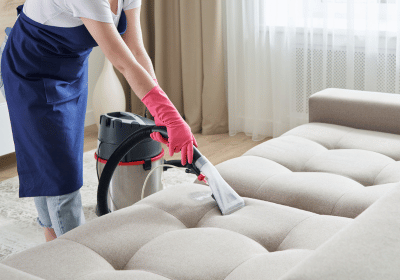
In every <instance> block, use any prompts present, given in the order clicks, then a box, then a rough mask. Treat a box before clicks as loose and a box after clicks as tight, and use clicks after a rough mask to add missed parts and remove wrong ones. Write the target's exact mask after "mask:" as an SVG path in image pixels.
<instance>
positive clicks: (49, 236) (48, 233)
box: [43, 227, 57, 242]
mask: <svg viewBox="0 0 400 280" xmlns="http://www.w3.org/2000/svg"><path fill="white" fill-rule="evenodd" d="M43 229H44V237H45V238H46V242H49V241H52V240H54V239H56V238H57V235H56V233H55V232H54V229H52V228H46V227H45V228H43Z"/></svg>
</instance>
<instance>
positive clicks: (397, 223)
mask: <svg viewBox="0 0 400 280" xmlns="http://www.w3.org/2000/svg"><path fill="white" fill-rule="evenodd" d="M399 203H400V184H397V185H396V187H395V188H393V189H392V190H391V191H389V192H388V193H386V194H385V195H384V196H383V197H382V198H381V199H379V200H378V201H377V202H376V203H374V204H373V205H372V206H371V207H370V208H368V209H367V210H366V211H365V212H363V213H362V214H361V215H360V216H358V217H357V218H356V219H355V220H354V223H352V226H351V227H346V228H344V229H343V230H342V231H340V232H338V233H337V234H336V235H335V236H334V237H332V238H331V239H330V240H329V241H327V242H326V243H324V244H323V245H321V246H320V247H319V248H318V249H316V251H315V253H314V254H312V255H310V257H309V258H307V259H305V260H304V262H303V263H301V265H298V266H297V267H295V268H294V269H293V270H292V271H290V272H289V273H287V274H286V275H285V276H284V277H282V278H281V280H295V279H296V280H320V279H324V280H336V279H351V280H366V279H368V280H382V279H385V280H391V279H393V280H395V279H399V275H400V258H399V257H398V256H399V252H400V219H399V215H400V209H399Z"/></svg>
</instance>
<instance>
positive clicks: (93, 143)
mask: <svg viewBox="0 0 400 280" xmlns="http://www.w3.org/2000/svg"><path fill="white" fill-rule="evenodd" d="M97 135H98V130H97V126H96V125H91V126H88V127H86V128H85V140H84V143H85V145H84V151H85V152H87V151H90V150H93V149H96V148H97ZM194 137H195V138H196V141H197V144H198V146H199V147H198V149H199V151H200V152H201V153H202V154H203V155H204V156H206V157H207V158H208V160H209V161H211V163H212V164H214V165H217V164H218V163H221V162H223V161H226V160H228V159H231V158H235V157H239V156H241V155H242V154H244V153H245V152H246V151H247V150H249V149H251V148H252V147H254V146H257V145H259V144H261V143H262V142H265V141H267V140H269V139H271V138H267V139H264V140H263V141H259V142H255V141H252V140H251V137H250V136H246V135H245V134H244V133H238V134H236V135H235V136H229V134H228V133H225V134H216V135H202V134H194ZM161 145H162V146H163V148H164V151H165V156H164V159H165V160H171V159H180V153H179V154H175V155H174V156H173V157H170V156H169V153H168V147H167V146H166V145H164V144H161ZM15 176H18V173H17V163H16V158H15V153H12V154H9V155H7V156H3V157H0V181H4V180H7V179H9V178H13V177H15Z"/></svg>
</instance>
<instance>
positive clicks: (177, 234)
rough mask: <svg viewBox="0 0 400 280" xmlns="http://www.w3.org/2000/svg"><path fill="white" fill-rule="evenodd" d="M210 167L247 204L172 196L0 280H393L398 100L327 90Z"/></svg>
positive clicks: (205, 195)
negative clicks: (226, 208)
mask: <svg viewBox="0 0 400 280" xmlns="http://www.w3.org/2000/svg"><path fill="white" fill-rule="evenodd" d="M309 105H310V106H309V112H310V123H308V124H305V125H301V126H299V127H296V128H294V129H292V130H290V131H289V132H287V133H285V134H284V135H282V136H280V137H278V138H275V139H272V140H269V141H266V142H264V143H262V144H260V145H258V146H256V147H254V148H252V149H251V150H249V151H248V152H246V153H245V154H244V155H242V156H241V157H238V158H235V159H232V160H228V161H226V162H223V163H221V164H219V165H217V166H216V167H217V169H218V170H219V172H220V173H221V175H222V176H223V177H224V178H225V180H226V181H227V182H228V183H229V184H230V185H231V186H232V187H233V188H234V189H235V190H236V191H237V192H238V193H239V194H240V195H241V196H243V197H244V198H245V202H246V207H244V208H242V209H241V210H239V211H237V212H235V213H233V214H231V215H227V216H221V214H220V212H219V210H218V208H217V206H216V203H215V201H214V200H213V199H212V198H211V197H210V194H211V193H210V190H209V188H208V187H207V186H205V185H202V184H198V183H193V184H188V185H180V186H176V187H171V188H168V189H166V190H163V191H161V192H158V193H156V194H154V195H151V196H149V197H147V198H146V199H144V200H142V201H140V202H138V203H136V204H135V205H133V206H131V207H128V208H125V209H122V210H119V211H116V212H113V213H111V214H108V215H105V216H102V217H100V218H98V219H95V220H93V221H91V222H89V223H87V224H85V225H83V226H81V227H79V228H77V229H75V230H73V231H70V232H68V233H67V234H65V235H63V236H62V237H60V238H58V239H57V240H55V241H52V242H49V243H46V244H43V245H40V246H37V247H35V248H32V249H29V250H26V251H24V252H21V253H19V254H16V255H13V256H11V257H9V258H7V259H6V260H4V261H3V262H2V263H1V264H0V278H1V279H80V280H89V279H97V280H101V279H113V280H121V279H152V280H153V279H154V280H158V279H160V280H161V279H226V280H233V279H271V280H272V279H280V280H288V279H318V280H320V279H360V280H361V279H362V280H365V279H400V257H399V256H400V206H399V205H400V185H399V181H400V162H399V161H400V121H399V120H400V95H395V94H384V93H371V92H360V91H350V90H339V89H326V90H324V91H321V92H319V93H316V94H314V95H312V96H311V97H310V102H309Z"/></svg>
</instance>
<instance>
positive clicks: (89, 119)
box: [85, 110, 97, 127]
mask: <svg viewBox="0 0 400 280" xmlns="http://www.w3.org/2000/svg"><path fill="white" fill-rule="evenodd" d="M96 123H97V121H96V120H95V117H94V112H93V110H89V111H86V117H85V127H86V126H89V125H94V124H96Z"/></svg>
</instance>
